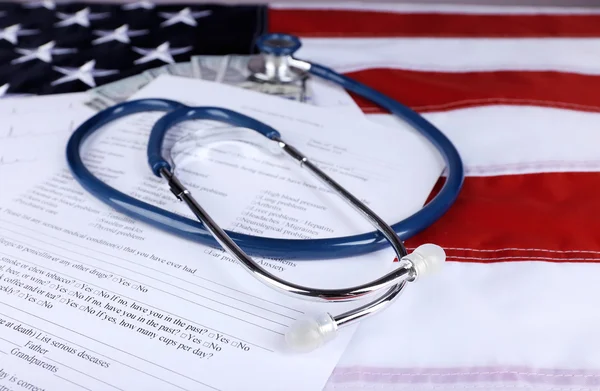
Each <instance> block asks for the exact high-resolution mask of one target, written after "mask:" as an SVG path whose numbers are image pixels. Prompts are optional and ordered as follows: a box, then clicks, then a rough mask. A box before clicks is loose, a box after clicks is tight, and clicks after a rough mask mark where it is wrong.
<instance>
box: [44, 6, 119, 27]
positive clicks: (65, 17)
mask: <svg viewBox="0 0 600 391" xmlns="http://www.w3.org/2000/svg"><path fill="white" fill-rule="evenodd" d="M109 15H110V13H109V12H102V13H98V14H93V13H90V9H89V8H84V9H82V10H81V11H77V12H76V13H74V14H64V13H62V12H57V13H56V16H58V17H59V18H61V19H62V21H60V22H58V23H55V24H54V25H55V26H58V27H65V26H71V25H73V24H78V25H80V26H83V27H90V20H95V19H104V18H107V17H108V16H109Z"/></svg>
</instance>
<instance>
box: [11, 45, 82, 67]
mask: <svg viewBox="0 0 600 391" xmlns="http://www.w3.org/2000/svg"><path fill="white" fill-rule="evenodd" d="M55 46H56V42H54V41H50V42H48V43H45V44H43V45H42V46H39V47H38V48H36V49H15V50H16V51H17V52H18V53H20V54H22V56H21V57H19V58H15V59H14V60H12V61H11V64H20V63H23V62H27V61H31V60H33V59H34V58H37V59H40V60H42V61H43V62H47V63H50V62H52V55H53V54H67V53H75V52H76V51H77V49H66V48H64V49H63V48H56V47H55Z"/></svg>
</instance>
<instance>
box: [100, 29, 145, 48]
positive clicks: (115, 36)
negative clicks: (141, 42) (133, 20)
mask: <svg viewBox="0 0 600 391" xmlns="http://www.w3.org/2000/svg"><path fill="white" fill-rule="evenodd" d="M94 34H96V35H99V36H100V38H96V39H95V40H93V41H92V43H93V44H94V45H99V44H101V43H104V42H110V41H119V42H123V43H129V42H131V40H130V39H129V37H137V36H140V35H146V34H148V30H129V25H126V24H124V25H123V26H121V27H117V28H116V29H115V30H112V31H111V30H96V31H94Z"/></svg>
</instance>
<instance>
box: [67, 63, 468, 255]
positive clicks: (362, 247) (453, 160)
mask: <svg viewBox="0 0 600 391" xmlns="http://www.w3.org/2000/svg"><path fill="white" fill-rule="evenodd" d="M309 72H310V73H311V74H313V75H315V76H319V77H322V78H324V79H326V80H329V81H332V82H334V83H337V84H338V85H340V86H342V87H344V88H346V89H348V90H350V91H353V92H355V93H357V94H359V95H361V96H363V97H364V98H366V99H369V100H371V101H372V102H374V103H375V104H377V105H379V106H381V107H383V108H384V109H386V110H388V111H390V112H391V113H392V114H394V115H396V116H398V117H399V118H400V119H402V120H404V121H406V122H407V123H409V124H410V125H411V126H412V127H414V129H416V130H417V131H418V132H419V133H420V134H421V135H422V136H424V137H425V138H426V139H427V140H428V141H429V142H431V143H432V144H433V145H434V146H435V147H436V149H437V150H438V151H439V153H440V154H441V155H442V157H443V159H444V161H445V163H446V165H447V178H446V181H445V183H444V185H443V187H442V188H441V190H440V191H439V193H438V194H437V195H436V196H435V197H434V198H433V199H432V200H431V201H430V202H429V203H428V204H427V205H425V206H424V207H423V208H422V209H421V210H420V211H418V212H416V213H415V214H413V215H412V216H410V217H408V218H406V219H404V220H402V221H400V222H398V223H396V224H393V225H391V227H392V228H393V230H394V231H395V232H396V233H397V235H398V236H399V237H400V239H402V240H406V239H408V238H410V237H412V236H414V235H416V234H417V233H419V232H421V231H423V230H424V229H426V228H427V227H429V226H430V225H431V224H433V223H434V222H435V221H436V220H437V219H439V218H440V217H441V216H442V215H443V214H444V213H445V212H446V211H447V210H448V209H449V208H450V206H451V205H452V204H453V203H454V201H455V200H456V198H457V196H458V194H459V192H460V189H461V187H462V183H463V179H464V172H463V171H464V170H463V165H462V160H461V158H460V155H459V153H458V151H457V150H456V148H455V147H454V145H453V144H452V143H451V142H450V140H449V139H448V138H447V137H446V136H445V135H444V134H443V133H442V132H441V131H439V130H438V129H437V128H436V127H435V126H433V125H432V124H431V123H429V122H428V121H427V120H426V119H424V118H423V117H421V116H420V115H419V114H417V113H415V112H414V111H412V110H411V109H409V108H408V107H406V106H403V105H402V104H400V103H398V102H396V101H394V100H393V99H391V98H389V97H387V96H385V95H383V94H381V93H379V92H377V91H375V90H373V89H371V88H369V87H367V86H364V85H362V84H360V83H358V82H356V81H354V80H352V79H350V78H348V77H346V76H343V75H340V74H338V73H336V72H334V71H333V70H331V69H328V68H326V67H323V66H320V65H317V64H311V67H310V70H309ZM185 108H188V107H187V106H186V105H183V104H181V103H179V102H176V101H172V100H166V99H140V100H136V101H129V102H124V103H120V104H117V105H115V106H113V107H110V108H107V109H105V110H102V111H101V112H99V113H97V114H96V115H94V116H93V117H91V118H90V119H88V120H87V121H85V122H84V123H83V124H82V125H81V126H79V127H78V128H77V129H76V130H75V132H74V133H73V134H72V136H71V137H70V139H69V141H68V144H67V149H66V159H67V164H68V166H69V168H70V170H71V172H72V174H73V176H74V178H75V179H76V180H77V182H78V183H79V184H80V185H81V186H82V187H83V188H84V189H85V190H86V191H88V192H90V193H91V194H93V195H94V196H95V197H96V198H98V199H99V200H101V201H102V202H104V203H106V204H107V205H109V206H110V207H112V208H114V209H115V210H117V211H119V212H121V213H123V214H125V215H127V216H129V217H131V218H133V219H136V220H140V221H143V222H145V223H148V224H150V225H152V226H154V227H156V228H159V229H161V230H163V231H166V232H168V233H171V234H174V235H177V236H179V237H182V238H184V239H188V240H192V241H194V242H198V243H201V244H204V245H207V246H211V247H216V248H220V246H219V243H218V242H217V241H216V240H215V238H214V237H213V236H212V235H211V233H210V232H209V231H208V230H207V229H206V228H205V227H204V225H203V224H202V223H201V222H200V221H197V220H193V219H189V218H187V217H184V216H181V215H179V214H176V213H173V212H170V211H167V210H164V209H162V208H159V207H156V206H154V205H151V204H149V203H146V202H144V201H141V200H138V199H136V198H134V197H131V196H129V195H127V194H125V193H123V192H121V191H119V190H117V189H115V188H113V187H112V186H110V185H108V184H106V183H104V182H103V181H102V180H100V179H99V178H98V177H96V176H95V175H94V174H93V173H92V172H91V171H90V170H88V169H87V168H86V166H85V164H84V162H83V160H82V158H81V155H80V151H81V147H82V145H83V143H84V142H85V140H86V139H87V138H88V137H89V136H90V135H91V134H93V133H94V132H95V131H96V130H98V129H100V128H102V127H103V126H105V125H107V124H109V123H111V122H113V121H115V120H117V119H120V118H123V117H125V116H128V115H132V114H136V113H141V112H150V111H164V112H172V111H175V110H178V109H185ZM189 109H194V108H191V107H190V108H189ZM163 136H164V134H163ZM156 141H157V140H154V141H152V145H149V152H150V150H151V149H152V150H153V151H154V152H156V151H157V149H156V145H157V144H156ZM150 147H152V148H150ZM399 153H400V152H399ZM151 160H152V159H151V158H150V157H149V164H150V165H151V168H152V170H153V172H154V173H155V174H156V167H153V166H152V163H151ZM226 232H227V234H228V235H229V236H230V237H231V238H232V239H233V240H234V241H235V242H236V244H237V245H238V246H239V247H240V248H242V249H243V250H244V251H245V252H246V253H248V254H249V255H255V256H262V257H285V258H286V259H295V260H323V259H332V258H345V257H352V256H358V255H362V254H367V253H371V252H374V251H378V250H381V249H384V248H386V247H388V246H389V243H388V241H387V240H386V238H385V237H384V236H383V235H382V234H381V233H380V232H379V231H373V232H368V233H363V234H358V235H351V236H345V237H337V238H321V239H276V238H266V237H257V236H250V235H245V234H241V233H236V232H231V231H226Z"/></svg>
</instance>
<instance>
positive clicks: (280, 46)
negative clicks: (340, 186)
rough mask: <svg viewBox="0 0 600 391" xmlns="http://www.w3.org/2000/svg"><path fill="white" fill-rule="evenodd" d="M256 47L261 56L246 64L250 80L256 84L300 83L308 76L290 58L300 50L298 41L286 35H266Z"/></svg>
mask: <svg viewBox="0 0 600 391" xmlns="http://www.w3.org/2000/svg"><path fill="white" fill-rule="evenodd" d="M256 46H257V47H258V49H259V50H260V52H261V54H260V55H258V56H254V57H253V58H252V59H251V60H250V62H249V63H248V68H249V70H250V72H251V78H253V79H255V80H256V81H258V82H263V83H273V84H290V83H295V82H299V81H302V80H304V79H306V78H307V77H308V74H307V73H306V72H304V71H302V70H301V68H298V67H297V64H296V62H298V61H297V60H295V59H294V58H293V57H292V56H293V54H294V53H295V52H296V51H297V50H298V49H300V47H301V46H302V44H301V43H300V40H299V39H298V38H297V37H295V36H293V35H288V34H268V35H265V36H262V37H260V38H259V39H258V40H257V42H256Z"/></svg>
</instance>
